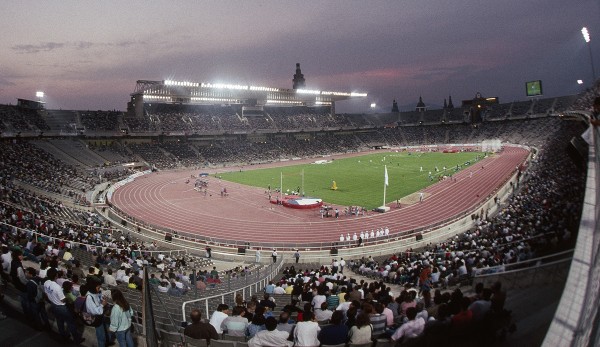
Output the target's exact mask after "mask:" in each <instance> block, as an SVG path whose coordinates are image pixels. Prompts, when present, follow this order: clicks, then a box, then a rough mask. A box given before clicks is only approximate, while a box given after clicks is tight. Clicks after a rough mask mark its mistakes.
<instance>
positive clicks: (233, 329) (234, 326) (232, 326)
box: [221, 306, 248, 336]
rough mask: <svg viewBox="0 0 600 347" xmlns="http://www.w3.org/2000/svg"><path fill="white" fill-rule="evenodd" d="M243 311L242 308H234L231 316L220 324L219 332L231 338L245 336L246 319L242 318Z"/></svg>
mask: <svg viewBox="0 0 600 347" xmlns="http://www.w3.org/2000/svg"><path fill="white" fill-rule="evenodd" d="M245 313H246V312H245V309H244V307H242V306H235V307H234V308H233V310H232V315H231V316H229V317H227V318H225V319H224V320H223V323H221V330H223V333H224V334H227V335H231V336H246V328H248V319H246V318H245V317H244V314H245Z"/></svg>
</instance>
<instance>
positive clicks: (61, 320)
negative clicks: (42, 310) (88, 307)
mask: <svg viewBox="0 0 600 347" xmlns="http://www.w3.org/2000/svg"><path fill="white" fill-rule="evenodd" d="M57 274H58V271H57V270H56V269H55V268H50V269H48V272H47V274H46V275H47V276H48V279H47V280H46V282H44V292H45V293H46V296H47V297H48V300H49V301H50V304H51V305H52V308H51V311H52V313H53V314H54V317H55V318H56V325H58V332H59V334H60V335H61V336H62V337H63V339H64V340H65V341H68V340H69V333H70V334H71V336H72V337H73V341H74V342H75V343H76V344H81V343H82V342H83V341H85V339H84V338H82V337H81V333H80V332H79V331H78V330H77V326H75V319H74V318H73V315H72V314H71V312H70V311H69V310H68V309H67V306H66V305H65V294H64V293H63V290H62V287H61V286H60V285H59V284H58V283H56V275H57ZM65 324H66V325H67V328H68V329H69V332H66V331H65Z"/></svg>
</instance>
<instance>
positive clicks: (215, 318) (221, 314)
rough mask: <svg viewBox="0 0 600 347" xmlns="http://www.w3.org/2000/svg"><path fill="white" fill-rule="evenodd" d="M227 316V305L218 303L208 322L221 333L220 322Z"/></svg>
mask: <svg viewBox="0 0 600 347" xmlns="http://www.w3.org/2000/svg"><path fill="white" fill-rule="evenodd" d="M173 284H174V283H173ZM173 287H175V286H174V285H173ZM228 316H229V306H227V305H225V304H219V306H217V310H216V311H215V312H214V313H213V314H212V317H210V324H211V325H212V326H213V327H215V330H216V331H217V333H219V334H222V333H223V329H222V328H221V323H223V321H224V320H225V318H227V317H228Z"/></svg>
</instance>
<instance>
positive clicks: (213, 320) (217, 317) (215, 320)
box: [209, 304, 229, 334]
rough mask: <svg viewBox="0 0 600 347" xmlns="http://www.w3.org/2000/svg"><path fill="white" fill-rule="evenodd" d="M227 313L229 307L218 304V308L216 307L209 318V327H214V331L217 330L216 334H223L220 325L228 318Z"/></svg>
mask: <svg viewBox="0 0 600 347" xmlns="http://www.w3.org/2000/svg"><path fill="white" fill-rule="evenodd" d="M228 313H229V306H227V305H225V304H219V306H217V310H216V311H215V312H213V314H212V316H211V317H210V322H209V323H210V325H212V326H213V327H215V330H217V333H219V334H222V333H223V329H221V323H223V321H224V320H225V318H227V317H228V316H229V315H228Z"/></svg>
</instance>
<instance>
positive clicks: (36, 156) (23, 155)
mask: <svg viewBox="0 0 600 347" xmlns="http://www.w3.org/2000/svg"><path fill="white" fill-rule="evenodd" d="M0 175H1V176H2V177H4V178H5V179H6V180H19V181H22V182H24V183H27V184H30V185H32V186H34V187H37V188H40V189H42V190H45V191H48V192H52V193H57V194H62V195H64V196H69V197H72V198H76V199H77V200H78V201H81V200H82V199H84V196H83V195H82V194H84V193H85V192H86V191H88V190H89V189H91V188H93V187H94V186H95V185H96V184H97V183H99V178H98V177H94V176H92V175H90V174H89V173H85V172H79V171H78V170H77V169H75V168H74V167H71V166H69V165H67V164H65V163H64V162H62V161H60V160H57V159H55V158H54V157H53V156H51V155H49V154H48V153H47V152H45V151H44V150H42V149H40V148H38V147H37V146H34V145H32V144H30V143H28V142H26V141H12V140H11V141H3V142H0Z"/></svg>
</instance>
